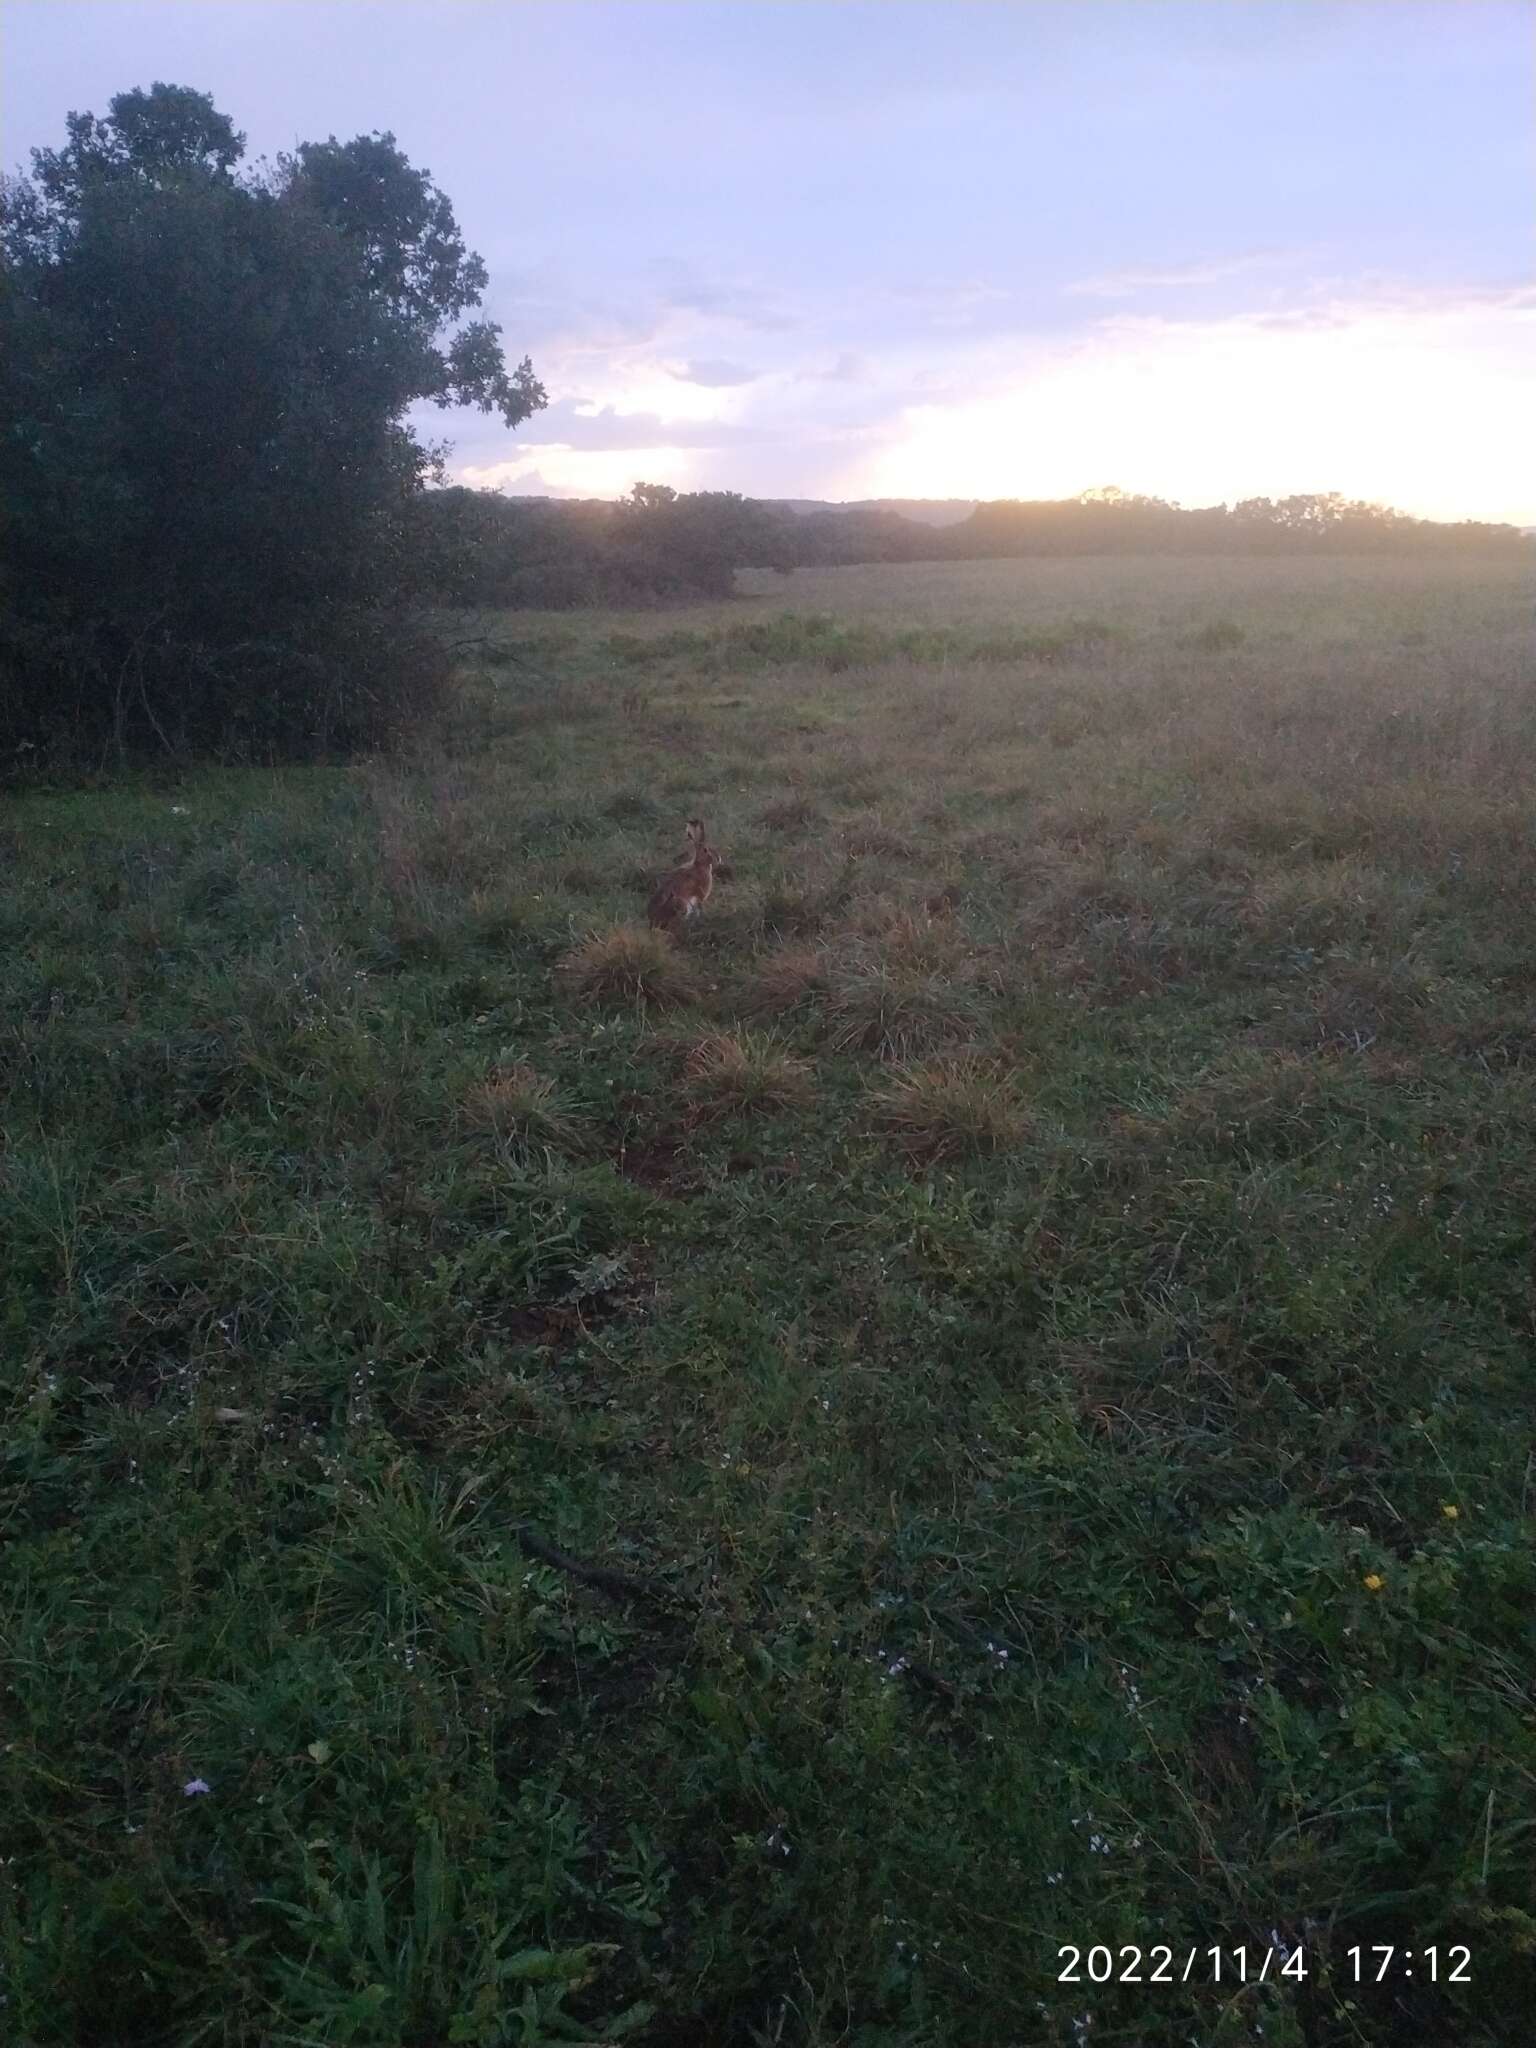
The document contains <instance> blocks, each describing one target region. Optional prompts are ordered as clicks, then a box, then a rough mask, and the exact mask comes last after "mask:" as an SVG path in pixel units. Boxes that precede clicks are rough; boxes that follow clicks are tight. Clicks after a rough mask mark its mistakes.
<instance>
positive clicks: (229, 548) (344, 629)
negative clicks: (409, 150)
mask: <svg viewBox="0 0 1536 2048" xmlns="http://www.w3.org/2000/svg"><path fill="white" fill-rule="evenodd" d="M243 152H244V138H243V137H242V136H240V135H239V134H238V133H237V132H236V131H235V129H234V127H233V125H232V124H231V123H230V122H229V120H228V119H227V117H226V116H224V115H222V114H221V113H219V112H218V110H217V109H216V108H215V107H214V105H213V103H212V101H211V100H210V99H208V98H207V96H206V95H203V94H200V93H196V92H191V91H189V90H187V89H186V88H183V87H175V86H166V85H156V86H154V87H153V88H152V89H151V90H150V91H148V92H132V93H124V94H120V95H119V96H118V97H117V98H116V99H114V100H113V101H112V104H111V111H110V113H109V115H108V116H107V118H106V119H104V120H97V119H96V117H95V116H94V115H91V114H71V115H70V117H69V121H68V141H67V142H66V144H65V146H64V147H63V148H62V149H59V150H40V151H37V152H35V153H34V157H33V169H32V175H31V177H30V178H20V179H16V180H12V181H8V182H7V184H6V185H5V188H4V191H3V193H0V253H3V257H4V269H3V272H0V347H3V351H4V361H5V370H4V373H3V383H0V501H3V510H0V595H3V597H4V600H5V605H6V613H7V618H6V623H5V625H4V627H3V628H0V685H3V686H4V687H3V696H4V700H5V709H4V711H3V712H0V745H3V744H5V743H6V742H7V741H8V742H9V749H11V750H14V749H15V748H16V747H17V746H18V745H22V744H26V745H29V746H43V745H46V744H49V743H68V742H73V743H74V745H75V747H76V749H77V750H78V748H79V746H80V745H82V744H88V745H90V746H94V747H112V748H116V749H118V750H121V751H131V750H134V749H138V748H144V747H164V746H172V747H176V748H194V747H215V748H220V749H228V750H239V751H245V752H252V751H254V752H259V753H262V754H277V753H289V752H295V751H303V750H305V749H307V748H312V747H314V746H317V745H318V746H325V745H335V744H338V743H341V744H345V743H347V742H350V741H358V740H362V739H376V738H378V737H379V736H380V735H381V734H382V733H383V732H385V731H387V730H388V729H389V728H390V727H391V726H392V725H394V724H396V723H397V722H398V721H399V719H400V718H401V717H402V716H403V715H404V714H406V713H407V712H408V710H409V709H410V706H411V704H412V702H413V701H417V702H419V701H420V700H421V699H422V698H423V696H424V695H425V694H427V693H428V687H429V685H430V684H431V681H432V677H433V669H432V663H431V660H430V657H429V655H428V654H427V652H426V650H425V649H424V648H423V647H421V646H420V645H419V644H413V643H411V642H410V640H409V638H408V636H405V635H402V633H401V631H400V630H399V626H398V623H397V622H395V621H392V620H390V619H389V618H388V617H387V616H386V615H387V614H389V613H391V612H396V611H398V609H399V608H400V606H401V605H402V604H404V603H407V602H408V601H409V599H410V598H411V596H412V595H413V590H414V573H413V571H414V565H413V561H412V558H411V550H410V540H411V536H412V526H411V521H410V517H409V514H410V508H411V505H412V502H413V500H414V499H415V498H416V497H417V495H418V494H419V493H420V491H421V489H422V486H423V484H424V482H425V481H426V479H427V478H428V477H429V476H430V475H431V474H433V473H434V466H435V457H434V455H433V453H432V452H431V451H429V450H428V449H425V448H423V447H422V446H421V444H420V443H419V442H418V441H417V440H416V439H415V437H414V436H413V435H412V433H411V432H410V430H409V427H408V425H407V424H406V413H407V409H408V407H409V406H410V405H411V404H412V403H413V402H415V401H417V400H421V399H428V400H432V401H434V402H436V403H437V404H440V405H451V404H473V405H478V406H480V407H481V408H482V409H485V410H491V411H495V412H497V413H499V414H500V416H501V418H502V419H503V420H504V421H505V422H506V424H507V425H508V426H509V427H510V426H515V425H516V424H518V422H519V421H521V420H523V419H526V418H527V417H528V416H529V415H530V414H531V413H532V412H533V411H535V410H536V409H537V408H538V407H539V406H541V405H542V404H543V403H544V393H543V391H542V389H541V387H540V386H539V384H538V382H537V380H536V378H535V377H534V375H533V371H532V367H531V365H530V364H529V363H528V362H527V361H526V360H525V361H524V362H523V363H521V364H520V365H519V366H518V367H517V368H516V369H515V370H513V371H509V370H508V369H507V366H506V364H505V362H504V360H503V357H502V352H501V347H500V343H499V339H498V331H497V329H496V328H495V327H494V326H493V325H492V324H491V323H490V322H488V321H485V320H479V319H471V320H467V321H466V320H465V318H464V316H465V315H466V314H468V313H470V312H471V311H472V310H473V309H474V308H475V307H476V306H477V305H478V304H479V302H480V298H481V295H482V293H483V291H484V287H485V281H486V280H485V269H484V265H483V264H482V263H481V262H480V259H479V258H478V257H477V256H475V255H473V254H472V253H471V252H469V251H468V250H467V249H466V248H465V246H464V243H463V240H462V238H461V236H460V235H459V231H458V227H457V224H456V222H455V220H454V215H453V209H452V207H451V205H450V203H449V201H448V199H447V198H446V196H445V195H444V194H443V193H441V192H440V191H439V190H438V189H437V188H436V186H434V185H433V183H432V181H431V179H430V177H429V176H428V175H427V173H425V172H424V171H420V170H417V169H416V168H414V167H413V166H412V165H411V164H410V163H409V162H408V161H407V159H406V158H405V156H404V155H403V154H402V153H401V151H400V150H399V148H398V146H397V145H396V143H395V140H394V138H393V136H389V135H375V136H360V137H358V138H356V140H354V141H353V142H349V143H344V144H343V143H338V142H336V141H335V140H334V139H332V140H331V141H329V142H327V143H323V144H318V145H305V146H304V147H302V148H301V149H299V150H298V151H297V152H295V154H294V155H293V156H292V157H288V158H282V159H279V162H278V164H277V166H276V167H275V169H273V170H270V171H264V172H262V173H260V174H242V173H241V171H240V169H239V166H240V163H241V160H242V157H243Z"/></svg>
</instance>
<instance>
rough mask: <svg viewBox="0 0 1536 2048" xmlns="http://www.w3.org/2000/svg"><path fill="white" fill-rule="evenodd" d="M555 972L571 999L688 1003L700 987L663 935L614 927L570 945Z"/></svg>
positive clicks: (661, 1003)
mask: <svg viewBox="0 0 1536 2048" xmlns="http://www.w3.org/2000/svg"><path fill="white" fill-rule="evenodd" d="M557 971H558V973H559V975H560V978H561V980H562V981H563V983H564V985H565V986H566V988H567V989H569V990H570V992H571V993H572V994H573V995H576V996H582V997H585V998H586V999H588V1000H589V1001H592V1002H598V1003H619V1004H628V1003H639V1004H644V1003H655V1004H658V1005H668V1004H676V1003H690V1002H692V1001H693V1000H694V999H695V997H696V996H697V994H698V983H697V981H696V980H695V978H694V975H693V972H692V970H691V969H690V968H689V966H688V964H687V962H686V961H685V960H683V959H682V958H681V957H680V956H679V954H678V952H677V950H676V948H675V947H674V946H673V944H672V942H671V940H670V939H668V938H667V936H666V934H665V933H663V932H653V931H647V930H646V929H645V928H644V927H643V926H640V925H629V924H621V925H616V926H615V927H614V929H613V930H612V931H607V932H594V933H593V935H592V936H591V938H589V939H583V941H582V942H581V944H580V945H579V946H573V947H572V949H571V950H570V952H569V953H567V954H566V955H565V957H564V959H562V960H561V962H560V964H559V968H558V970H557Z"/></svg>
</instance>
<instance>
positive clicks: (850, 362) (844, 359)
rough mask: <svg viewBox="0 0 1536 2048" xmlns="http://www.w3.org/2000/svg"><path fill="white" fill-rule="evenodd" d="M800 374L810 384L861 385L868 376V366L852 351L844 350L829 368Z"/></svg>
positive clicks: (849, 349)
mask: <svg viewBox="0 0 1536 2048" xmlns="http://www.w3.org/2000/svg"><path fill="white" fill-rule="evenodd" d="M800 374H801V377H802V378H803V379H804V380H805V381H806V382H808V383H812V384H862V383H864V382H865V380H866V379H867V378H868V376H869V364H868V363H867V361H866V360H865V358H864V357H863V356H861V355H858V354H857V353H856V352H855V351H854V350H853V349H851V348H845V349H844V350H843V351H842V353H841V354H840V355H839V356H838V358H837V360H836V362H834V363H833V364H831V366H830V367H829V368H827V369H825V370H802V371H801V373H800Z"/></svg>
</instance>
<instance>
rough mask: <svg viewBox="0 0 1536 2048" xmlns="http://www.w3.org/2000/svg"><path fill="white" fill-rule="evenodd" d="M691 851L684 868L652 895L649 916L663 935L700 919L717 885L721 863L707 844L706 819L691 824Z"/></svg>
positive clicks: (663, 880) (661, 883)
mask: <svg viewBox="0 0 1536 2048" xmlns="http://www.w3.org/2000/svg"><path fill="white" fill-rule="evenodd" d="M688 847H689V853H688V858H687V860H686V861H685V862H684V863H683V865H682V866H681V867H680V868H677V869H675V870H674V872H673V873H672V874H670V875H666V876H663V878H662V880H661V881H659V882H658V883H657V884H656V887H655V889H654V890H653V891H652V892H651V901H650V907H649V910H648V911H647V915H648V916H649V918H650V921H651V923H652V924H653V925H655V926H656V927H657V929H658V930H660V931H674V930H675V929H676V928H677V926H678V925H680V924H686V922H687V921H688V919H689V918H690V917H697V916H698V914H699V912H700V911H701V910H702V909H703V908H704V905H705V904H706V903H707V902H708V901H709V892H710V890H711V889H712V888H713V887H714V885H715V869H716V868H717V867H718V866H719V864H720V859H719V855H718V854H716V853H715V851H714V849H713V848H712V847H710V846H709V845H708V844H707V843H706V841H705V838H704V820H703V819H702V818H690V819H689V820H688Z"/></svg>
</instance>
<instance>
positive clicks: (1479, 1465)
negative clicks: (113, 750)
mask: <svg viewBox="0 0 1536 2048" xmlns="http://www.w3.org/2000/svg"><path fill="white" fill-rule="evenodd" d="M1530 599H1531V585H1530V577H1529V575H1528V573H1527V572H1526V571H1525V570H1524V569H1523V568H1522V567H1519V566H1511V565H1508V564H1492V565H1486V564H1485V565H1479V564H1478V563H1476V562H1475V561H1471V560H1463V561H1452V560H1445V561H1441V562H1435V561H1433V560H1429V559H1425V560H1421V561H1417V562H1411V563H1407V562H1405V563H1394V562H1391V561H1390V560H1374V561H1373V560H1368V559H1363V558H1362V559H1348V560H1336V561H1331V562H1328V561H1317V562H1307V561H1303V560H1296V559H1290V560H1268V561H1200V560H1190V561H1180V560H1152V559H1141V560H1125V561H1108V560H1097V561H1094V560H1064V561H1056V562H1052V561H1028V562H1012V563H962V564H954V565H942V566H934V567H922V568H917V569H911V568H897V567H872V568H864V569H839V570H827V571H821V572H806V571H801V572H797V573H796V574H795V575H794V576H793V577H790V578H788V579H778V578H772V577H767V576H764V577H762V578H747V579H744V590H743V594H742V595H741V596H739V597H738V598H737V599H736V600H734V601H733V602H731V603H728V604H721V605H715V606H701V607H697V608H690V609H687V610H672V611H663V612H657V613H652V614H642V615H636V614H625V615H618V614H615V615H599V614H595V613H594V614H582V615H563V616H557V615H530V614H495V615H480V616H478V617H474V618H469V619H463V618H455V619H452V620H447V621H444V622H443V628H442V630H443V632H444V635H445V637H446V638H447V639H448V640H449V641H450V642H451V643H453V645H454V647H455V650H456V659H457V660H458V661H459V663H460V664H461V689H460V694H459V696H458V698H457V700H456V704H455V707H454V710H453V713H452V715H451V716H450V718H449V719H448V720H447V722H446V723H445V724H444V725H443V726H442V728H441V730H438V731H435V732H434V733H433V734H432V735H431V736H430V737H429V738H428V739H425V740H422V741H420V742H417V743H413V744H412V745H411V746H410V747H409V748H407V749H405V750H403V751H402V752H401V753H400V754H398V755H396V756H394V757H380V758H377V759H370V760H367V761H363V762H360V763H357V764H354V765H352V766H348V767H334V768H332V767H311V768H296V769H286V770H281V771H275V772H258V771H251V770H236V769H215V768H208V769H201V770H197V771H194V772H186V773H172V772H170V771H167V772H165V773H162V774H158V775H157V774H149V773H146V774H141V775H137V776H134V777H131V778H121V777H118V778H111V779H107V778H103V779H102V780H101V781H100V783H99V785H98V786H93V787H73V788H65V787H49V786H44V785H37V786H34V787H32V788H30V789H28V790H26V791H24V792H22V793H20V794H18V795H16V796H15V797H13V798H12V799H10V800H9V801H8V802H7V804H6V807H5V810H4V813H3V814H0V1091H3V1121H4V1150H3V1152H0V1257H3V1268H0V1403H3V1415H4V1421H3V1430H0V1534H3V1539H4V1547H3V1553H0V1555H3V1571H0V1643H3V1650H4V1671H3V1688H4V1690H3V1694H0V1976H3V1981H0V1995H3V1998H4V2001H5V2002H4V2006H3V2008H0V2031H5V2030H8V2032H7V2033H6V2038H7V2039H8V2040H10V2041H13V2042H15V2043H16V2044H17V2048H54V2044H64V2043H83V2042H90V2043H113V2044H116V2043H122V2044H148V2043H166V2044H172V2043H174V2044H176V2048H192V2044H199V2048H201V2044H228V2048H236V2044H239V2048H257V2044H262V2048H266V2044H294V2048H297V2044H304V2048H320V2044H331V2043H357V2044H367V2048H394V2044H412V2048H439V2044H446V2043H450V2042H458V2043H476V2044H485V2048H493V2044H503V2043H505V2044H518V2048H532V2044H543V2043H556V2042H588V2043H596V2042H606V2041H614V2040H620V2039H623V2040H628V2041H632V2042H638V2043H654V2044H658V2048H661V2044H690V2043H692V2044H699V2048H705V2044H716V2043H718V2044H742V2048H748V2044H751V2048H768V2044H775V2048H777V2044H783V2048H830V2044H834V2043H837V2044H844V2043H846V2044H850V2048H851V2044H858V2048H1023V2044H1031V2048H1033V2044H1056V2043H1061V2044H1072V2048H1083V2044H1090V2048H1103V2044H1108V2043H1119V2044H1135V2048H1183V2044H1189V2043H1193V2044H1198V2048H1225V2044H1231V2043H1237V2042H1252V2041H1258V2040H1261V2039H1262V2040H1263V2041H1264V2042H1265V2043H1266V2044H1268V2048H1396V2044H1406V2043H1408V2042H1413V2043H1416V2044H1417V2043H1427V2042H1434V2043H1439V2042H1446V2043H1451V2042H1454V2043H1457V2044H1460V2048H1512V2044H1514V2043H1516V2042H1521V2041H1524V2040H1526V2039H1528V2038H1529V2015H1530V2012H1531V2010H1532V2009H1533V2006H1536V1983H1533V1968H1536V1896H1533V1883H1532V1869H1533V1847H1536V1835H1533V1824H1536V1721H1533V1709H1536V1678H1533V1674H1536V1550H1533V1543H1532V1536H1533V1523H1532V1513H1533V1509H1536V1492H1533V1477H1536V1463H1533V1459H1536V1435H1533V1425H1536V1369H1533V1349H1536V1326H1533V1292H1532V1281H1533V1271H1532V1240H1531V1219H1532V1215H1533V1213H1536V1015H1533V1007H1532V1005H1533V998H1536V947H1533V943H1532V932H1531V910H1532V904H1533V902H1536V783H1533V768H1536V689H1533V682H1536V674H1533V654H1532V647H1531V640H1530V609H1531V607H1530ZM695 814H700V815H702V816H703V817H704V819H705V820H706V823H707V826H708V831H709V836H710V840H711V842H712V843H713V844H714V845H715V846H716V847H717V848H718V849H719V851H720V853H721V856H722V858H723V860H724V862H725V863H726V869H725V872H724V873H723V874H722V876H721V878H720V879H719V880H718V881H717V883H716V886H715V890H714V894H713V896H712V898H711V900H710V902H709V904H708V906H707V908H706V911H705V914H704V915H703V917H702V918H701V919H700V920H699V922H698V925H697V927H696V928H695V929H691V930H689V931H688V932H687V933H686V934H684V935H683V937H682V938H681V939H680V940H679V941H678V942H677V943H673V942H672V941H670V940H668V939H665V938H662V937H658V936H657V935H655V934H652V933H651V932H649V931H648V930H647V929H646V927H645V919H644V906H645V900H646V893H647V891H648V889H649V887H650V885H651V883H652V882H653V881H654V880H655V879H656V877H657V876H658V874H660V873H661V872H663V871H664V870H665V869H666V868H667V867H668V866H670V865H672V864H674V863H675V862H676V861H678V860H679V859H680V858H681V857H682V853H683V826H684V822H685V820H686V819H688V818H689V817H691V816H693V815H695ZM1376 1945H1382V1946H1383V1947H1391V1948H1394V1949H1396V1950H1397V1951H1399V1952H1404V1951H1409V1950H1411V1951H1412V1952H1413V1956H1412V1959H1411V1961H1409V1960H1407V1959H1406V1958H1405V1956H1404V1954H1402V1953H1399V1954H1398V1955H1397V1956H1396V1957H1395V1958H1389V1959H1388V1961H1387V1963H1386V1965H1385V1966H1383V1964H1382V1958H1381V1955H1380V1954H1379V1953H1372V1952H1371V1951H1372V1950H1373V1949H1375V1947H1376ZM1431 1947H1433V1948H1434V1949H1436V1950H1437V1952H1438V1960H1437V1961H1436V1962H1435V1963H1430V1962H1428V1960H1427V1959H1426V1955H1425V1951H1426V1950H1428V1949H1430V1948H1431ZM1090 1948H1100V1949H1105V1950H1109V1951H1112V1952H1113V1971H1114V1981H1110V1982H1095V1981H1092V1975H1093V1972H1092V1971H1091V1969H1090V1963H1089V1958H1088V1951H1089V1949H1090ZM1163 1948H1166V1949H1167V1950H1168V1952H1169V1956H1170V1958H1171V1962H1170V1964H1167V1965H1164V1964H1161V1963H1160V1960H1159V1951H1160V1950H1161V1949H1163ZM1073 1950H1077V1951H1080V1952H1081V1960H1080V1962H1079V1964H1078V1966H1077V1968H1076V1969H1075V1971H1073V1972H1072V1975H1071V1977H1070V1979H1069V1980H1068V1981H1062V1973H1063V1971H1064V1969H1067V1968H1068V1967H1069V1966H1070V1964H1071V1951H1073ZM1352 1950H1354V1951H1361V1950H1364V1951H1365V1952H1366V1953H1365V1954H1364V1956H1363V1957H1360V1958H1357V1957H1352V1955H1351V1951H1352ZM1064 1951H1066V1953H1065V1954H1064V1953H1063V1952H1064ZM1213 1951H1214V1952H1215V1953H1214V1954H1213V1953H1212V1952H1213ZM1463 1951H1464V1952H1465V1955H1466V1961H1465V1962H1463V1961H1462V1960H1461V1956H1462V1953H1463ZM1192 1952H1194V1953H1195V1957H1196V1959H1195V1960H1194V1962H1193V1964H1191V1963H1190V1960H1189V1959H1190V1957H1191V1954H1192ZM1133 1957H1134V1958H1135V1960H1133ZM1240 1957H1242V1958H1244V1959H1242V1960H1240ZM1101 1967H1102V1965H1101V1964H1099V1963H1096V1964H1094V1966H1093V1968H1094V1969H1095V1970H1096V1969H1099V1968H1101ZM1410 1969H1411V1971H1412V1974H1411V1975H1410V1974H1408V1971H1409V1970H1410ZM1378 1972H1380V1976H1379V1981H1378ZM1432 1972H1433V1977H1434V1979H1437V1980H1438V1981H1432V1976H1431V1973H1432ZM1245 1975H1246V1978H1247V1981H1244V1977H1245ZM1126 1976H1129V1977H1131V1978H1133V1979H1135V1980H1137V1981H1120V1980H1121V1979H1122V1978H1124V1977H1126ZM1453 1976H1454V1977H1455V1978H1456V1979H1458V1980H1463V1979H1464V1980H1465V1981H1451V1982H1447V1981H1445V1979H1447V1978H1449V1977H1453ZM1261 1977H1262V1981H1259V1979H1260V1978H1261Z"/></svg>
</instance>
